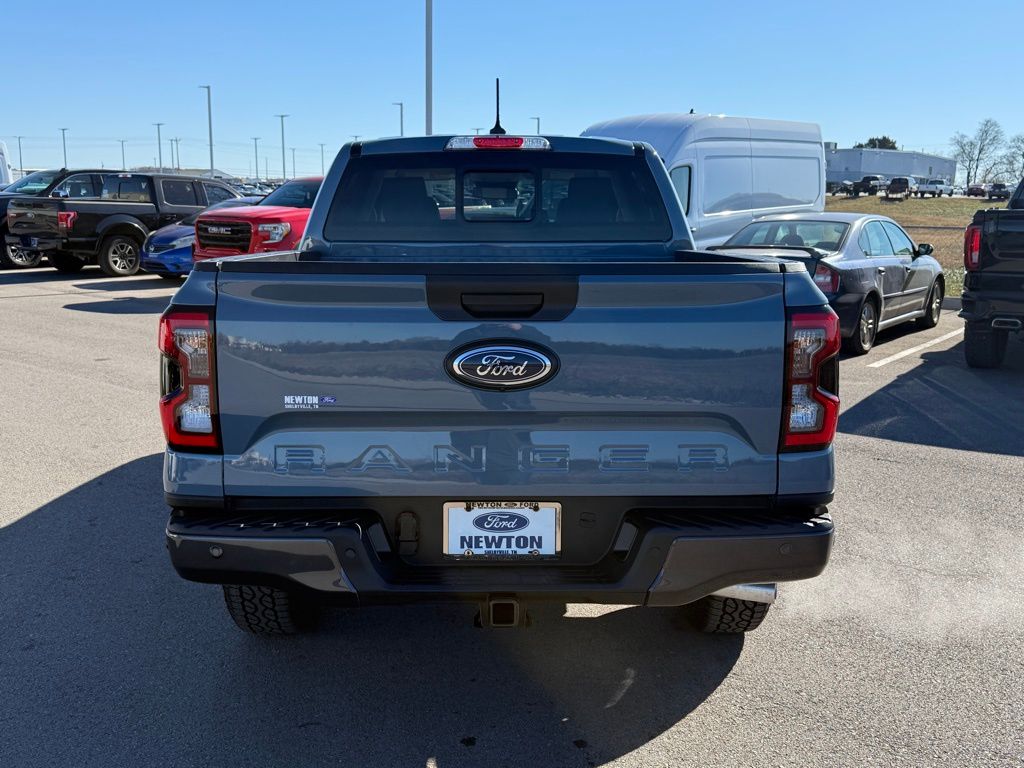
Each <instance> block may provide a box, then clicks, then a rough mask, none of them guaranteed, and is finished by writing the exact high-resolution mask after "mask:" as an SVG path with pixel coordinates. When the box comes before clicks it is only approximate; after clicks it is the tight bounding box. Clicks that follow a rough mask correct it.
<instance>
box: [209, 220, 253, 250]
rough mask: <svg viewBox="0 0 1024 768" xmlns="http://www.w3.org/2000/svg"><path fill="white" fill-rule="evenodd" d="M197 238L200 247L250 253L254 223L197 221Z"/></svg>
mask: <svg viewBox="0 0 1024 768" xmlns="http://www.w3.org/2000/svg"><path fill="white" fill-rule="evenodd" d="M196 238H197V239H198V240H199V247H200V248H204V249H205V248H223V249H226V250H232V251H237V252H238V253H248V252H249V243H250V242H251V241H252V225H251V224H249V223H247V222H238V221H197V222H196Z"/></svg>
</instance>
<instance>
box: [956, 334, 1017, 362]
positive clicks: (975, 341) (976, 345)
mask: <svg viewBox="0 0 1024 768" xmlns="http://www.w3.org/2000/svg"><path fill="white" fill-rule="evenodd" d="M1008 337H1009V333H1008V332H1007V331H993V330H992V329H991V328H987V327H985V326H982V325H981V324H980V323H968V324H967V327H966V328H964V359H965V360H966V361H967V367H968V368H998V367H999V366H1001V365H1002V364H1003V359H1004V358H1005V357H1006V341H1007V338H1008Z"/></svg>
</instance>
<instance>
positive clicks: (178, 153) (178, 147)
mask: <svg viewBox="0 0 1024 768" xmlns="http://www.w3.org/2000/svg"><path fill="white" fill-rule="evenodd" d="M174 154H175V156H176V157H177V158H178V162H177V163H176V164H175V166H174V167H175V168H177V169H178V170H179V171H180V170H181V137H180V136H179V137H178V138H176V139H175V140H174Z"/></svg>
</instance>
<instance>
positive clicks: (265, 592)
mask: <svg viewBox="0 0 1024 768" xmlns="http://www.w3.org/2000/svg"><path fill="white" fill-rule="evenodd" d="M224 604H225V605H226V606H227V609H228V613H229V614H230V615H231V618H232V619H234V622H235V624H237V625H238V626H239V628H241V629H244V630H245V631H246V632H251V633H252V634H254V635H297V634H299V633H301V632H306V631H308V630H310V629H312V628H313V627H314V626H316V621H317V617H318V613H319V612H318V611H317V609H316V608H315V607H314V606H312V605H310V604H309V603H307V602H305V601H304V600H302V599H301V598H299V597H298V596H296V595H295V594H293V593H291V592H285V591H284V590H282V589H274V588H273V587H254V586H247V585H239V584H225V585H224Z"/></svg>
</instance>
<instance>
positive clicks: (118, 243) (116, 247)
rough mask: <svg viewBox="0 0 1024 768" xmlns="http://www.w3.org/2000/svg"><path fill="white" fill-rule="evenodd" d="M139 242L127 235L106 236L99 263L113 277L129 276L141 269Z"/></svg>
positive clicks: (101, 247) (104, 271) (105, 272)
mask: <svg viewBox="0 0 1024 768" xmlns="http://www.w3.org/2000/svg"><path fill="white" fill-rule="evenodd" d="M139 247H140V246H139V242H138V241H137V240H134V239H132V238H130V237H128V236H127V235H111V236H110V237H105V238H104V239H103V243H102V244H101V245H100V253H99V258H98V261H99V265H100V269H102V270H103V273H104V274H106V275H110V276H111V277H128V276H129V275H134V274H135V273H136V272H138V271H139Z"/></svg>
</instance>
